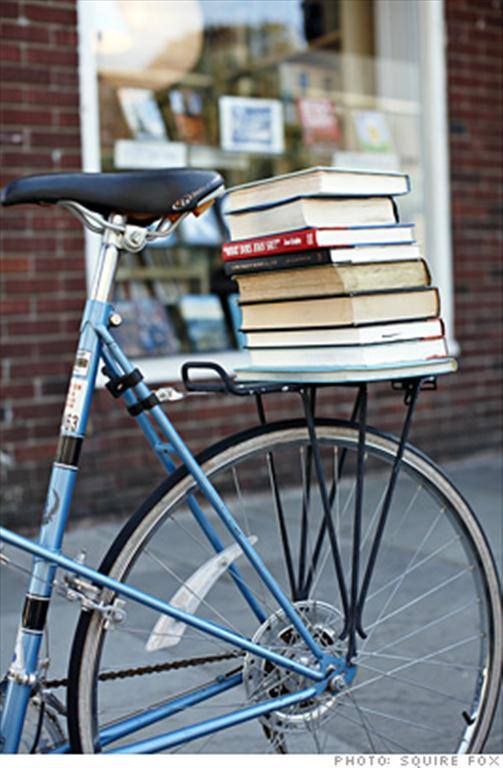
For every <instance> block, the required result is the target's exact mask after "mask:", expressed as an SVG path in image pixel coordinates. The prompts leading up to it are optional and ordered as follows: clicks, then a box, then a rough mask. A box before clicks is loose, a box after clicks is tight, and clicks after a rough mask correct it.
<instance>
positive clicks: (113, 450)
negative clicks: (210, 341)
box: [0, 0, 501, 526]
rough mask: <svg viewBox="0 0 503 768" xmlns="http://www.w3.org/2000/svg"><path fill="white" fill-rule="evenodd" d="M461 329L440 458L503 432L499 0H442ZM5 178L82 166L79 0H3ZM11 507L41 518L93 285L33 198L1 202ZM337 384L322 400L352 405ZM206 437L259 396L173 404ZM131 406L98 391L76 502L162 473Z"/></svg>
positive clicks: (436, 439)
mask: <svg viewBox="0 0 503 768" xmlns="http://www.w3.org/2000/svg"><path fill="white" fill-rule="evenodd" d="M446 19H447V31H448V49H447V63H448V71H449V113H450V132H451V133H450V145H451V147H450V149H451V164H452V171H451V184H452V210H453V240H454V276H455V294H456V337H457V340H458V342H459V343H460V346H461V360H460V362H461V372H460V373H459V374H458V375H456V376H451V377H446V379H444V380H441V382H440V386H439V391H438V392H436V393H425V394H424V395H423V396H422V397H421V401H420V406H419V409H418V412H417V418H416V420H415V424H414V429H413V434H412V439H413V441H414V442H416V443H417V444H418V445H419V446H420V447H421V448H423V449H424V450H425V451H427V452H428V453H431V454H433V455H434V456H436V457H437V458H445V457H446V456H450V455H456V454H457V455H459V454H466V453H470V452H474V451H479V450H485V449H491V448H494V447H495V446H496V445H497V444H498V440H499V434H500V430H499V418H500V408H501V404H500V398H499V395H500V366H501V347H500V345H499V341H498V338H499V333H500V331H501V324H500V318H499V313H500V312H501V298H500V293H499V291H498V285H499V282H498V281H500V279H501V273H500V272H498V269H499V266H498V253H499V247H500V245H501V243H500V241H499V238H500V237H501V231H500V229H499V220H498V212H497V208H496V202H497V200H498V191H499V184H500V181H501V175H500V171H499V166H500V163H499V161H500V160H501V155H500V150H501V145H500V138H499V128H500V125H499V123H500V122H501V120H500V117H501V116H498V117H499V120H498V119H496V117H497V114H496V113H497V111H498V109H500V108H501V98H500V99H499V100H498V93H501V90H499V89H501V36H499V37H498V33H499V30H500V29H501V27H500V25H501V3H500V2H498V1H497V0H466V1H465V0H446ZM0 24H1V28H0V33H1V35H2V38H3V40H4V44H3V45H2V72H1V74H2V82H3V87H2V92H1V99H2V110H3V117H2V168H3V171H2V173H3V177H2V183H5V182H6V181H8V180H9V179H11V178H14V177H17V176H21V175H23V174H28V173H35V172H43V171H58V170H71V169H78V168H79V167H80V154H79V147H80V136H79V112H78V75H77V66H78V63H77V53H76V51H77V37H76V11H75V3H74V2H73V1H72V0H44V2H33V1H32V2H22V1H21V0H5V1H4V2H1V3H0ZM1 270H2V278H3V293H2V346H3V355H2V356H3V362H2V378H1V387H2V395H1V397H2V410H1V414H0V416H1V427H2V451H3V454H2V456H3V460H2V465H1V469H2V481H3V482H2V499H3V500H2V509H3V517H4V520H5V521H6V522H8V523H9V524H12V525H28V526H30V525H31V526H33V525H34V524H36V523H38V520H39V517H40V509H41V506H42V504H43V498H44V493H45V487H46V482H47V477H48V471H49V463H50V461H51V459H52V457H53V455H54V450H55V444H56V439H57V431H58V425H59V419H60V414H61V409H62V401H63V394H64V392H65V388H66V384H67V380H68V371H69V364H70V361H71V358H72V355H73V351H74V339H75V336H74V334H75V332H76V330H77V326H78V317H79V312H80V308H81V305H82V302H83V299H84V261H83V241H82V236H81V231H80V226H79V225H76V224H75V223H74V222H73V220H72V219H71V218H70V217H68V216H67V215H65V214H63V213H59V212H56V211H54V210H50V209H35V208H32V207H26V208H24V207H22V208H16V209H11V210H7V211H5V212H4V214H3V216H2V259H1ZM349 407H350V405H349V401H348V398H347V396H342V395H341V394H338V395H337V396H334V395H333V394H330V393H328V392H325V393H323V395H322V396H321V398H320V413H323V414H331V415H336V416H339V417H340V416H345V415H347V413H348V411H349ZM268 410H269V413H270V415H271V418H288V417H292V416H296V415H300V408H299V404H298V402H297V399H296V398H295V397H293V396H291V395H287V396H282V397H280V398H277V397H275V398H270V399H269V400H268ZM402 411H403V408H402V405H401V398H400V396H399V395H397V394H394V393H391V392H390V390H389V387H387V386H384V385H379V386H377V387H375V394H374V395H373V398H372V404H371V408H370V419H371V422H372V423H374V424H376V425H379V426H380V427H381V428H383V429H384V430H389V431H393V430H395V429H396V428H397V424H398V423H399V416H400V415H401V413H402ZM170 414H171V415H172V417H173V420H174V423H175V425H176V427H177V428H178V429H179V430H180V431H181V432H182V434H183V435H184V436H185V437H186V438H187V440H188V442H189V444H190V445H191V447H193V448H194V449H198V448H201V447H203V446H204V445H207V444H208V443H209V442H213V441H214V440H216V439H218V438H219V437H221V436H223V435H227V434H230V433H232V432H233V431H236V430H238V429H242V428H244V427H246V426H249V425H251V424H252V423H254V421H255V417H254V410H253V404H252V403H248V402H245V401H244V400H239V401H236V400H235V399H232V398H213V397H212V398H204V399H201V400H198V399H192V400H190V401H189V402H188V403H187V404H185V403H182V404H178V405H175V406H172V408H171V409H170ZM135 435H136V432H135V430H134V427H133V424H132V420H131V418H130V417H126V416H124V415H123V413H122V412H121V409H120V406H119V405H118V403H116V402H112V401H111V399H110V397H109V396H108V394H107V393H104V392H101V393H99V394H98V396H97V398H96V401H95V403H94V405H93V410H92V414H91V420H90V427H89V438H91V439H89V440H88V441H87V443H86V446H85V450H84V453H83V458H82V461H81V473H80V478H79V483H78V486H77V491H78V493H77V497H76V512H75V515H78V516H88V515H91V514H93V515H100V517H103V516H105V515H107V514H112V513H117V512H123V513H124V514H127V513H129V512H131V511H132V509H133V508H134V507H135V505H136V504H137V503H138V502H139V501H140V499H142V498H143V497H144V495H145V493H146V491H149V490H150V489H152V488H153V487H154V486H155V484H156V482H157V480H158V479H159V478H160V477H161V473H160V470H159V469H158V467H157V464H156V460H155V459H154V458H152V457H151V455H150V454H149V453H148V452H147V450H146V448H145V447H144V444H143V442H142V438H141V435H137V439H133V438H134V437H135Z"/></svg>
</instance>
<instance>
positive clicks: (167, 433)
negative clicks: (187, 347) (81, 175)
mask: <svg viewBox="0 0 503 768" xmlns="http://www.w3.org/2000/svg"><path fill="white" fill-rule="evenodd" d="M112 221H114V222H116V223H117V222H123V219H122V217H118V216H114V217H113V218H112ZM119 253H120V239H119V237H118V235H117V233H116V232H114V231H113V230H109V229H107V230H106V232H105V234H104V237H103V245H102V248H101V251H100V256H99V261H98V266H97V270H96V275H95V279H94V283H93V287H92V289H91V294H90V298H89V299H88V300H87V302H86V306H85V310H84V315H83V321H82V325H81V329H80V337H79V344H78V348H77V353H76V356H75V362H74V366H73V371H72V377H71V380H70V384H69V389H68V394H67V398H66V404H65V408H64V412H63V418H62V424H61V432H60V440H59V445H58V449H57V455H56V459H55V461H54V464H53V467H52V473H51V477H50V481H49V487H48V492H47V499H46V504H45V508H44V513H43V517H42V525H41V530H40V536H39V540H38V542H37V543H34V542H31V541H30V540H28V539H26V538H24V537H23V536H20V535H18V534H15V533H13V532H11V531H8V530H6V529H5V528H0V540H1V541H4V542H6V543H8V544H11V545H13V546H14V547H17V548H19V549H21V550H24V551H25V552H28V553H30V554H32V555H33V556H34V558H33V566H32V574H31V580H30V584H29V588H28V592H27V594H26V597H25V603H24V609H23V614H22V619H21V622H20V626H19V629H18V634H17V639H16V646H15V651H14V657H13V661H12V664H11V666H10V668H9V671H8V674H7V691H6V696H5V701H4V706H3V712H2V719H1V727H0V734H1V738H2V741H3V749H4V751H5V752H8V753H14V752H17V750H18V748H19V744H20V740H21V734H22V729H23V724H24V719H25V714H26V709H27V706H28V702H29V699H30V696H31V694H32V692H33V690H34V688H36V686H37V685H38V684H39V682H41V681H39V652H40V646H41V642H42V637H43V632H44V626H45V620H46V614H47V609H48V605H49V601H50V599H51V594H52V588H53V582H54V576H55V572H56V569H57V568H58V567H59V568H62V569H63V570H65V571H67V572H69V573H72V574H76V575H78V576H81V577H83V578H84V579H87V580H89V581H90V582H91V583H92V584H93V585H95V586H96V587H100V588H107V589H109V590H112V591H113V593H114V594H115V595H120V596H122V597H125V598H127V599H129V600H133V601H136V602H138V603H141V604H143V605H145V606H148V607H150V608H152V609H153V610H155V611H158V612H159V613H163V614H166V615H168V616H170V617H172V618H174V619H176V620H177V621H181V622H184V623H186V624H188V625H189V626H192V627H194V628H196V629H198V630H200V631H202V632H205V633H207V634H209V635H212V636H213V637H216V638H218V639H220V640H223V641H225V642H227V643H229V644H230V645H232V646H235V647H236V648H240V649H242V650H244V651H246V652H249V653H252V654H255V655H256V656H259V657H262V658H264V659H268V660H269V661H271V662H273V663H274V664H276V665H278V666H280V667H283V668H285V669H288V670H290V671H292V672H295V673H297V674H300V675H303V676H304V677H305V678H306V688H305V689H303V690H300V691H298V692H295V693H291V694H287V695H284V696H280V697H278V698H276V699H274V700H272V701H271V700H269V701H266V702H263V703H257V704H253V705H251V706H249V707H246V708H244V709H241V710H239V711H236V712H231V713H229V714H226V715H223V716H220V717H216V718H212V719H211V720H207V721H204V722H201V723H197V724H196V725H192V726H188V727H185V728H181V729H178V730H176V731H171V732H170V733H166V734H164V735H161V736H157V737H154V738H150V739H147V740H144V741H140V742H136V743H135V744H132V745H130V746H128V747H126V748H122V749H118V750H116V751H117V752H142V753H148V752H155V751H159V750H162V749H167V748H169V747H174V746H176V745H178V744H182V743H184V742H187V741H190V740H192V739H195V738H199V737H200V736H203V735H205V734H209V733H213V732H215V731H218V730H221V729H224V728H227V727H230V726H232V725H236V724H238V723H242V722H245V721H247V720H250V719H252V718H256V717H260V716H262V715H265V714H267V712H270V711H272V710H277V709H281V708H283V707H288V706H291V705H292V704H296V703H299V702H301V701H305V700H308V699H310V698H312V697H313V696H316V695H318V694H319V693H321V692H322V691H323V690H324V689H325V688H326V687H327V685H328V684H329V681H330V680H331V679H332V677H335V676H337V675H340V674H341V672H343V671H345V672H346V674H351V670H348V669H347V668H346V665H345V662H344V661H342V660H341V659H337V658H334V657H331V656H330V655H328V654H326V653H325V652H323V651H322V650H321V648H320V647H319V645H318V643H317V642H316V641H315V639H314V638H313V637H312V635H311V634H310V632H309V630H308V629H307V627H306V626H305V625H304V623H303V621H302V618H301V617H300V615H299V614H298V613H297V611H296V610H295V608H294V606H293V605H292V603H291V602H290V600H289V599H288V597H287V596H286V595H285V594H284V593H283V591H282V590H281V588H280V587H279V585H278V584H277V582H276V581H275V579H274V578H273V577H272V575H271V574H270V573H269V571H268V570H267V568H266V566H265V565H264V563H263V561H262V559H261V558H260V556H259V555H258V554H257V552H256V551H255V549H254V548H253V546H252V545H251V544H250V541H249V540H248V538H247V537H246V535H245V534H244V532H243V531H242V530H241V528H240V527H239V525H238V524H237V523H236V521H235V519H234V518H233V516H232V514H231V512H230V511H229V509H228V508H227V507H226V505H225V503H224V501H223V500H222V498H221V497H220V496H219V494H218V493H217V492H216V490H215V488H214V487H213V485H212V484H211V482H210V480H209V479H208V478H207V476H206V475H205V473H204V471H203V470H202V469H201V467H200V466H199V465H198V463H197V462H196V460H195V459H194V457H193V455H192V454H191V452H190V450H189V448H188V447H187V446H186V445H185V443H184V442H183V440H182V439H181V438H180V436H179V435H178V433H177V432H176V430H175V429H174V427H173V425H172V424H171V422H170V420H169V418H168V417H167V416H166V414H165V413H164V411H163V410H162V408H161V407H160V405H159V404H155V405H153V407H151V408H149V410H148V411H147V410H145V409H143V410H142V404H145V403H149V404H151V403H152V398H155V395H154V393H153V392H152V391H151V390H150V389H149V387H148V386H147V385H146V384H145V383H144V382H143V381H142V380H141V379H140V378H139V377H136V378H137V379H138V380H137V382H136V383H135V384H134V386H132V387H130V388H128V389H127V390H126V391H124V392H123V395H122V396H123V398H124V401H125V403H126V405H127V406H128V407H129V408H130V412H131V409H132V410H133V412H135V411H136V419H137V421H138V423H139V425H140V427H141V429H142V431H143V432H144V434H145V436H146V438H147V440H148V442H149V443H150V445H151V447H152V449H153V450H154V452H155V454H156V455H157V457H158V458H159V460H160V461H161V463H162V464H163V466H164V467H165V469H166V470H167V472H168V473H170V472H172V471H173V470H174V468H175V467H176V464H175V462H174V460H173V458H172V455H171V454H173V453H175V454H176V455H177V456H178V457H179V459H180V460H181V462H182V463H183V464H184V465H185V466H186V467H187V469H188V471H189V472H190V474H191V475H192V476H193V478H194V479H195V481H196V482H197V485H198V486H199V488H200V490H201V491H202V493H203V494H204V496H205V498H206V499H207V500H208V502H209V503H210V505H211V506H212V507H213V509H214V510H215V511H216V513H217V514H218V516H219V518H220V520H221V521H222V522H223V524H224V525H225V526H226V528H227V529H228V530H229V532H230V533H231V535H232V536H233V538H234V539H235V541H236V542H238V544H239V546H240V547H241V549H242V551H243V553H244V555H245V556H246V557H247V558H248V560H249V561H250V563H251V564H252V566H253V567H254V568H255V570H256V571H257V573H258V574H259V576H260V578H261V579H262V581H263V582H264V584H265V585H266V586H267V588H268V589H269V591H270V592H271V594H272V595H273V596H274V597H275V599H276V601H277V602H278V604H279V606H280V608H281V609H282V610H283V611H284V612H285V614H286V615H287V616H288V618H289V619H290V621H291V622H292V624H293V625H294V626H295V628H296V630H297V631H298V633H299V635H300V636H301V637H302V638H303V640H304V642H305V643H306V645H307V647H308V648H309V649H310V650H311V652H312V654H313V656H314V658H315V659H317V661H318V666H317V667H316V668H314V667H309V666H307V665H305V664H302V663H300V662H298V661H295V660H293V659H289V658H286V657H284V656H282V655H280V654H278V653H275V652H274V651H272V650H269V649H267V648H265V647H263V646H260V645H257V644H256V643H254V642H252V641H251V640H250V639H249V638H247V637H244V636H242V635H240V634H238V633H236V632H234V631H232V630H229V629H227V628H226V627H223V626H221V625H219V624H217V623H214V622H212V621H209V620H207V619H203V618H198V617H197V616H195V615H193V614H190V613H186V612H184V611H182V610H180V609H177V608H175V607H173V606H171V605H170V604H169V603H167V602H165V601H163V600H159V599H158V598H155V597H153V596H152V595H149V594H147V593H145V592H143V591H141V590H139V589H136V588H135V587H134V586H130V585H127V584H123V583H121V582H118V581H116V580H115V579H113V578H111V577H109V576H105V575H104V574H101V573H99V572H98V571H96V570H94V569H93V568H90V567H88V566H86V565H84V564H83V563H80V562H78V561H75V560H72V559H71V558H68V557H66V556H65V555H63V554H62V552H61V549H62V542H63V535H64V531H65V527H66V522H67V518H68V514H69V510H70V505H71V500H72V495H73V489H74V485H75V480H76V477H77V471H78V460H79V454H80V450H81V447H82V444H83V441H84V437H85V433H86V426H87V420H88V414H89V408H90V404H91V398H92V394H93V391H94V388H95V382H96V376H97V371H98V366H99V362H100V360H102V361H104V363H105V367H106V371H107V374H108V375H109V377H110V378H111V380H112V381H116V382H117V381H119V382H120V380H121V378H122V380H124V378H125V377H131V376H132V375H133V376H134V371H135V369H134V366H133V365H132V363H131V362H130V361H129V360H128V358H127V357H126V356H125V355H124V353H123V352H122V350H121V349H120V347H119V345H118V344H117V342H116V341H115V340H114V338H113V337H112V335H111V334H110V332H109V330H108V328H109V325H110V317H111V315H112V313H113V307H112V306H111V305H110V304H109V302H108V297H109V294H110V290H111V285H112V281H113V277H114V274H115V270H116V267H117V261H118V257H119ZM129 381H131V378H129ZM154 402H155V401H154ZM159 433H160V434H161V435H162V439H161V438H160V437H159ZM187 504H188V507H189V509H190V510H191V512H192V514H193V515H194V517H195V519H196V520H197V522H198V524H199V525H200V527H201V529H202V530H203V532H204V533H205V535H206V536H207V538H208V540H209V542H210V543H211V545H212V547H213V548H214V550H215V551H216V552H220V551H222V549H223V548H224V545H223V544H222V542H221V540H220V538H219V537H218V535H217V533H216V531H215V529H214V528H213V526H212V525H211V523H210V521H209V520H208V519H207V517H206V515H205V514H204V512H203V510H202V509H201V507H200V506H199V504H198V503H197V501H196V500H195V498H193V497H189V498H188V500H187ZM229 573H230V575H231V576H232V577H233V579H234V582H235V584H236V587H237V588H238V589H239V591H240V592H241V594H242V596H243V598H244V599H245V600H246V601H247V603H248V604H249V606H250V609H251V610H252V611H253V612H254V614H255V615H256V617H257V621H258V623H262V622H263V621H265V619H266V618H267V616H266V615H265V614H264V613H263V610H262V608H261V607H260V605H259V604H258V602H257V600H256V599H255V598H254V596H253V594H252V593H251V591H250V590H249V589H248V588H247V586H246V584H245V583H244V581H243V579H242V578H241V577H240V575H239V571H238V569H237V567H236V565H235V564H233V565H231V566H230V568H229ZM241 681H242V677H241V673H234V674H231V675H229V676H223V677H222V678H219V679H218V680H217V681H215V682H214V683H211V684H209V685H207V686H205V687H202V688H200V689H198V690H197V691H196V692H194V693H192V694H188V695H182V696H180V697H178V698H177V699H175V700H171V701H169V702H168V703H165V704H162V705H160V706H158V707H157V708H154V709H149V710H148V711H147V712H145V713H142V714H140V715H137V716H134V717H130V718H126V719H124V720H122V721H121V722H119V723H115V724H114V725H113V726H109V727H106V728H105V729H104V730H103V731H102V732H101V733H100V741H101V745H102V746H105V745H107V744H110V743H112V742H113V741H116V740H119V739H120V738H122V737H124V736H126V735H128V734H131V733H134V732H136V731H138V730H139V729H141V728H144V727H146V726H147V725H150V724H152V723H155V722H158V721H160V720H163V719H166V718H168V717H169V716H170V715H172V714H174V713H175V712H178V711H180V710H181V709H185V708H187V707H190V706H191V705H194V704H196V703H198V702H200V701H203V700H205V699H209V698H211V697H213V696H217V695H219V694H220V693H222V692H224V691H226V690H228V689H229V688H231V687H233V686H236V685H239V684H240V683H241ZM67 750H68V745H65V746H64V747H62V748H59V749H58V750H55V751H59V752H61V751H67Z"/></svg>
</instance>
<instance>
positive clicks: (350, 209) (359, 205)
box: [226, 197, 398, 240]
mask: <svg viewBox="0 0 503 768" xmlns="http://www.w3.org/2000/svg"><path fill="white" fill-rule="evenodd" d="M397 221H398V214H397V210H396V206H395V204H394V201H393V200H392V198H389V197H356V198H353V199H346V198H330V197H328V198H327V197H319V198H314V197H304V198H299V199H297V200H291V201H290V202H287V203H284V204H283V205H277V206H274V207H272V208H265V209H262V210H250V211H246V212H244V213H230V214H227V216H226V223H227V226H228V228H229V231H230V235H231V238H232V239H233V240H244V239H246V238H252V237H259V236H264V235H272V234H277V233H278V232H289V231H292V230H296V229H302V228H304V227H316V228H318V227H348V226H355V225H359V226H384V225H386V224H396V222H397Z"/></svg>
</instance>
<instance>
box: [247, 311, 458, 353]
mask: <svg viewBox="0 0 503 768" xmlns="http://www.w3.org/2000/svg"><path fill="white" fill-rule="evenodd" d="M443 335H444V325H443V323H442V320H440V318H438V317H437V318H434V319H433V320H409V321H406V322H399V323H379V324H377V325H360V326H347V327H344V328H330V327H327V328H314V329H313V328H301V329H287V330H272V331H268V330H266V331H260V330H257V331H249V332H248V333H247V335H246V345H247V347H248V349H265V348H267V347H283V348H287V347H318V346H322V347H329V346H330V347H334V346H343V347H348V346H358V345H361V344H385V343H389V342H392V341H393V342H394V341H411V340H414V339H436V338H438V337H439V336H443Z"/></svg>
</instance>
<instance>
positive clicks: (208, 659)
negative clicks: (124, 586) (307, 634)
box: [42, 652, 244, 690]
mask: <svg viewBox="0 0 503 768" xmlns="http://www.w3.org/2000/svg"><path fill="white" fill-rule="evenodd" d="M241 656H244V654H243V653H236V652H233V653H221V654H218V655H214V656H196V657H194V658H192V659H179V660H178V661H171V662H170V661H167V662H165V663H164V664H149V665H146V666H144V667H132V668H129V669H116V670H114V671H112V672H101V674H99V675H98V680H100V682H107V681H109V680H124V679H126V678H128V677H139V676H140V675H152V674H156V673H158V672H170V671H171V670H174V669H185V668H186V667H198V666H200V665H202V664H213V663H215V662H218V661H226V660H228V659H237V658H239V657H241ZM42 686H43V688H44V689H45V690H48V689H51V688H67V687H68V678H67V677H61V678H56V679H54V680H46V681H45V682H43V683H42Z"/></svg>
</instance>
